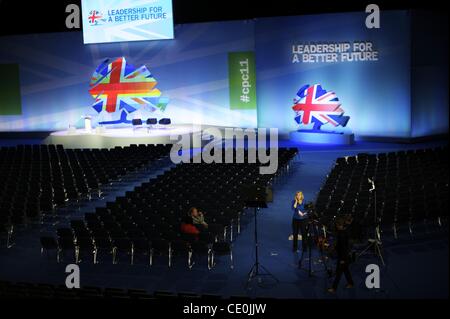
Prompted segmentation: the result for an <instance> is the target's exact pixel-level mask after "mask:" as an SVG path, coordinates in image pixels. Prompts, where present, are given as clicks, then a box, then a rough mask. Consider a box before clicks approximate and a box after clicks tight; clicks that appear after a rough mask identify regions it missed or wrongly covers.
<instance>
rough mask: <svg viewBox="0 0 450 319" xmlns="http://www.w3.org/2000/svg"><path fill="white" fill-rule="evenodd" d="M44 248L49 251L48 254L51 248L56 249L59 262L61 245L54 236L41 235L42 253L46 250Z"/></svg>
mask: <svg viewBox="0 0 450 319" xmlns="http://www.w3.org/2000/svg"><path fill="white" fill-rule="evenodd" d="M44 250H45V251H47V254H48V252H49V251H50V250H54V251H56V260H57V262H59V251H58V250H59V247H58V242H57V241H56V239H55V238H54V237H50V236H43V237H41V255H42V253H43V252H44Z"/></svg>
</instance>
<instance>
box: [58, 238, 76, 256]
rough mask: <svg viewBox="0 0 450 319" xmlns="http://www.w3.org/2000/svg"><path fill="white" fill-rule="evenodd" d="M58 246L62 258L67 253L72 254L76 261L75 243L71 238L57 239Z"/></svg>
mask: <svg viewBox="0 0 450 319" xmlns="http://www.w3.org/2000/svg"><path fill="white" fill-rule="evenodd" d="M58 246H59V252H62V253H63V254H64V257H65V256H66V254H67V252H70V253H73V256H74V259H75V260H76V258H77V257H76V252H75V243H74V240H73V238H71V237H60V238H58ZM58 260H60V257H59V256H58Z"/></svg>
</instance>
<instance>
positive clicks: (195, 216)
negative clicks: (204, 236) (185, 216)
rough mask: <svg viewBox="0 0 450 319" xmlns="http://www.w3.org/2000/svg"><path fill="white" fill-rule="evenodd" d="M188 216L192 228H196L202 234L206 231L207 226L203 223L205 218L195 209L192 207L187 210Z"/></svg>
mask: <svg viewBox="0 0 450 319" xmlns="http://www.w3.org/2000/svg"><path fill="white" fill-rule="evenodd" d="M189 216H191V218H192V222H193V224H194V226H195V227H197V229H198V230H199V231H200V232H204V231H206V230H207V229H208V224H207V223H206V221H205V216H204V215H203V213H202V212H201V211H199V210H198V209H197V208H196V207H192V208H191V209H190V210H189Z"/></svg>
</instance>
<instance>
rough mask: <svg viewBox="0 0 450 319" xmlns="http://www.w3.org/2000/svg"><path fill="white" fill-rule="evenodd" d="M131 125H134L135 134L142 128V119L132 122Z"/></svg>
mask: <svg viewBox="0 0 450 319" xmlns="http://www.w3.org/2000/svg"><path fill="white" fill-rule="evenodd" d="M131 125H133V132H134V131H135V130H136V129H138V128H139V127H142V120H141V119H133V120H131Z"/></svg>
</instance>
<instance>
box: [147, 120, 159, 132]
mask: <svg viewBox="0 0 450 319" xmlns="http://www.w3.org/2000/svg"><path fill="white" fill-rule="evenodd" d="M146 124H147V133H148V132H149V131H150V129H151V128H153V126H154V125H156V124H158V120H157V119H156V118H148V119H147V122H146Z"/></svg>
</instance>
